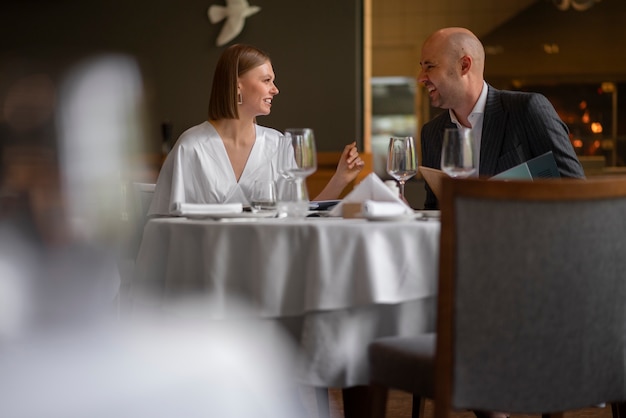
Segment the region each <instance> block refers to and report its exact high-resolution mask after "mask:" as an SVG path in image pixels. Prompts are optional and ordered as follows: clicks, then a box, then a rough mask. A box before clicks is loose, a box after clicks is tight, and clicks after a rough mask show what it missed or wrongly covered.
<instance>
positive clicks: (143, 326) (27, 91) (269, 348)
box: [0, 56, 305, 418]
mask: <svg viewBox="0 0 626 418" xmlns="http://www.w3.org/2000/svg"><path fill="white" fill-rule="evenodd" d="M140 87H141V86H140V77H139V72H138V68H137V67H136V64H135V63H134V60H132V59H130V58H128V57H124V56H104V57H97V58H95V59H92V60H89V61H87V62H85V63H83V64H82V65H79V66H78V67H77V68H75V69H74V70H73V71H71V72H70V74H69V75H68V76H67V77H66V79H65V81H64V82H63V83H62V86H61V88H60V94H59V99H58V100H57V99H56V90H57V89H56V87H55V85H54V83H52V81H51V80H50V79H49V78H48V77H47V76H46V75H45V74H43V75H36V76H31V75H28V76H25V77H20V79H19V81H17V82H16V83H15V84H14V86H13V87H12V88H11V89H9V93H8V94H7V98H6V100H5V101H4V109H5V114H4V116H5V117H4V123H5V125H4V127H3V129H4V130H3V132H4V136H3V137H2V138H3V140H2V145H3V147H2V151H3V152H2V155H3V158H4V159H3V161H2V167H3V169H2V170H3V174H4V175H3V177H2V181H1V182H0V192H2V195H1V196H2V200H1V201H0V203H1V204H2V206H1V208H2V212H1V216H0V352H1V353H2V355H0V369H1V370H2V373H0V416H1V417H12V418H17V417H19V418H39V417H44V416H45V417H47V418H84V417H90V418H111V417H150V418H172V417H179V416H182V417H186V418H196V417H197V418H200V417H213V416H214V417H226V418H244V417H252V416H267V417H276V418H291V417H296V416H304V415H305V414H303V413H302V410H301V407H302V405H301V404H300V403H299V402H298V400H299V399H298V397H297V390H296V389H297V388H296V386H295V384H294V376H293V373H292V369H293V368H294V367H295V365H296V364H297V363H296V350H295V348H294V347H293V345H292V343H291V342H290V341H289V340H287V338H286V336H285V335H284V332H283V330H282V329H279V328H278V326H277V325H276V324H274V323H272V322H271V321H267V320H264V319H258V318H253V317H252V314H251V313H248V312H247V311H246V309H245V306H244V305H237V306H236V307H233V306H234V304H231V303H229V306H230V307H231V309H233V310H236V312H232V311H231V312H230V313H232V315H233V317H235V318H236V319H235V320H233V321H230V320H228V318H226V319H225V318H217V319H220V320H216V318H215V315H214V314H213V308H214V306H215V305H219V304H216V303H214V302H213V301H211V300H207V299H206V298H202V299H200V300H189V299H185V300H177V301H176V302H175V303H174V302H172V303H168V304H167V305H165V304H158V306H157V304H156V303H155V304H150V306H140V307H138V308H137V309H133V312H132V315H128V316H125V317H123V318H122V319H123V321H121V320H118V318H117V317H116V316H115V305H114V303H113V302H114V298H115V296H116V294H117V291H118V286H119V276H118V272H117V266H116V261H117V257H116V252H117V245H118V241H117V230H118V229H120V215H121V211H120V209H121V207H120V206H121V205H120V203H121V202H120V201H119V198H120V196H119V195H120V174H121V171H123V170H124V169H125V166H126V163H125V154H127V149H128V148H133V147H132V146H130V144H129V141H137V140H138V139H139V137H140V136H141V135H140V133H139V132H138V131H137V128H138V126H139V125H140V121H139V120H138V115H139V113H141V112H140V107H141V106H140V105H141V100H140V99H141V97H140V95H141V91H140ZM42 89H45V90H46V92H45V93H44V92H43V91H42ZM50 94H51V95H52V96H53V97H50V96H49V95H50ZM15 95H17V96H19V99H20V100H17V98H16V97H15ZM44 96H45V97H48V98H49V99H50V100H49V101H48V102H47V103H43V102H42V101H41V100H40V99H41V98H42V97H44ZM12 103H13V104H12ZM18 103H19V109H17V108H16V107H14V106H18ZM44 104H45V106H44ZM32 112H36V114H35V113H32ZM40 112H43V113H41V114H40ZM12 115H13V116H12ZM15 115H19V118H18V119H19V121H20V122H19V123H17V121H18V119H15V117H17V116H15ZM43 116H45V117H43ZM28 121H30V122H28ZM31 122H32V123H31ZM16 123H17V124H16ZM43 126H46V128H45V129H44V128H43ZM25 138H30V139H29V140H26V139H25ZM111 313H112V314H113V317H111V316H110V314H111ZM243 316H246V317H247V320H246V321H243V320H242V317H243ZM107 319H112V320H107ZM242 400H243V401H242Z"/></svg>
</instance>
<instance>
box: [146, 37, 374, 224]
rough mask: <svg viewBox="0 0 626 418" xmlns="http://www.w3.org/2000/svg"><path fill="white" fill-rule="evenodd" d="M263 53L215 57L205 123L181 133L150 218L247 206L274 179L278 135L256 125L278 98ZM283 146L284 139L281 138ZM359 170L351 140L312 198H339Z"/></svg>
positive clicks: (239, 48)
mask: <svg viewBox="0 0 626 418" xmlns="http://www.w3.org/2000/svg"><path fill="white" fill-rule="evenodd" d="M274 78H275V76H274V70H273V68H272V63H271V61H270V58H269V56H268V55H267V54H266V53H264V52H263V51H261V50H259V49H257V48H255V47H252V46H248V45H241V44H236V45H232V46H230V47H229V48H227V49H226V50H224V52H223V53H222V55H221V56H220V58H219V60H218V62H217V66H216V69H215V74H214V77H213V86H212V89H211V96H210V98H209V118H208V120H207V121H205V122H203V123H201V124H199V125H196V126H194V127H192V128H190V129H188V130H187V131H185V132H183V134H182V135H181V136H180V138H179V139H178V141H177V142H176V144H175V146H174V148H173V149H172V151H171V152H170V153H169V154H168V157H167V158H166V160H165V163H164V164H163V167H162V169H161V172H160V174H159V178H158V180H157V185H156V190H155V194H154V198H153V200H152V205H151V207H150V210H149V214H150V215H168V214H170V211H171V208H172V205H173V204H174V203H176V202H182V203H243V204H244V205H247V204H248V203H249V202H248V196H249V195H250V191H251V188H252V184H253V182H254V180H256V179H277V178H278V177H279V176H278V173H277V171H276V170H277V168H278V161H277V157H278V153H277V149H278V147H279V146H280V145H281V143H280V141H279V138H280V137H281V135H282V134H281V133H280V132H279V131H277V130H275V129H272V128H267V127H264V126H260V125H257V123H256V118H257V116H262V115H269V113H270V111H271V107H272V100H273V99H274V96H276V95H277V94H278V88H277V87H276V85H275V84H274ZM283 143H284V144H282V145H283V146H284V145H285V144H286V141H283ZM363 166H364V162H363V161H362V160H361V158H360V157H359V153H358V151H357V148H356V142H352V143H351V144H348V145H346V146H345V147H344V150H343V153H342V155H341V158H340V160H339V164H338V166H337V170H336V172H335V174H334V175H333V177H332V178H331V179H330V181H329V182H328V184H327V185H326V187H325V188H324V189H323V190H322V192H321V193H320V194H319V195H318V196H316V197H315V200H329V199H337V198H339V195H340V194H341V192H342V191H343V189H344V188H345V187H346V186H347V185H348V184H349V183H350V182H351V181H352V180H354V179H355V178H356V176H357V175H358V173H359V172H360V171H361V169H362V168H363Z"/></svg>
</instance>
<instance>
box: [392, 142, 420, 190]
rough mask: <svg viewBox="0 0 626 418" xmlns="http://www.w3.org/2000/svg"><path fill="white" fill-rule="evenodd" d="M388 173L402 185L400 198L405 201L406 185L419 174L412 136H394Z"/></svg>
mask: <svg viewBox="0 0 626 418" xmlns="http://www.w3.org/2000/svg"><path fill="white" fill-rule="evenodd" d="M387 173H389V175H390V176H391V177H393V178H395V179H396V181H397V182H398V184H399V185H400V197H402V199H404V183H406V181H407V180H408V179H410V178H411V177H413V176H414V175H416V174H417V156H416V154H415V140H414V139H413V137H412V136H400V137H397V136H392V137H391V139H390V140H389V153H388V154H387Z"/></svg>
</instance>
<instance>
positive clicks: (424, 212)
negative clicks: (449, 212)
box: [416, 210, 441, 218]
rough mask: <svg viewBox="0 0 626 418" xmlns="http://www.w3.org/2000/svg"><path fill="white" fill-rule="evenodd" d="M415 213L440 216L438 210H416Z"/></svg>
mask: <svg viewBox="0 0 626 418" xmlns="http://www.w3.org/2000/svg"><path fill="white" fill-rule="evenodd" d="M416 212H417V213H421V214H422V215H423V216H424V218H441V211H440V210H417V211H416Z"/></svg>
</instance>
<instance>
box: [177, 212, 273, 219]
mask: <svg viewBox="0 0 626 418" xmlns="http://www.w3.org/2000/svg"><path fill="white" fill-rule="evenodd" d="M276 215H277V213H276V212H275V211H269V212H237V213H202V214H200V213H198V214H193V215H185V218H189V219H236V218H275V217H276Z"/></svg>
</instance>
